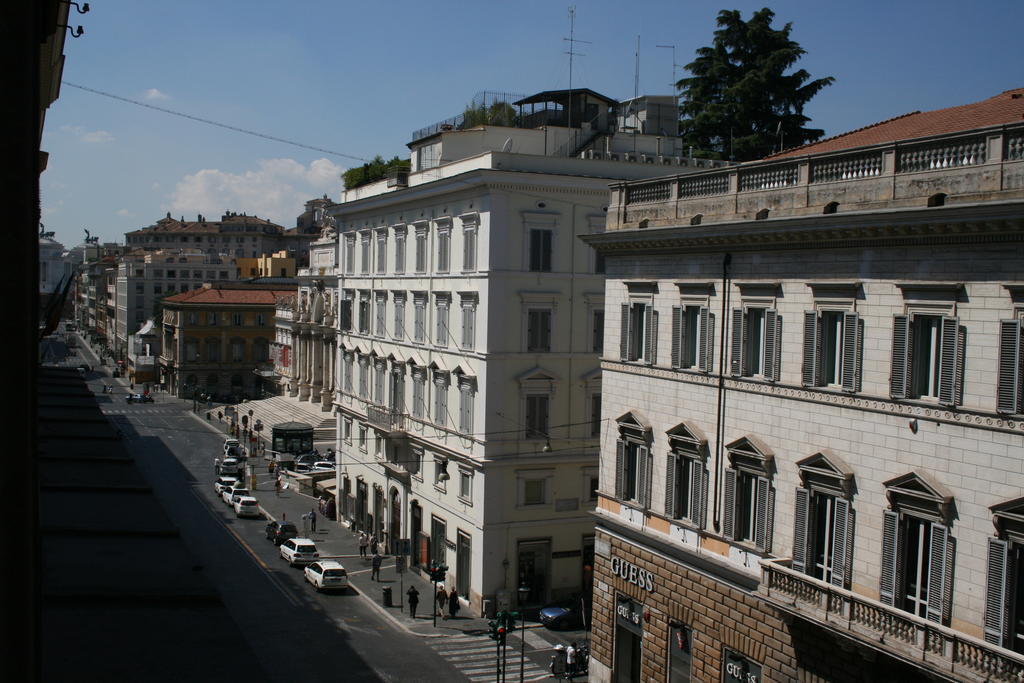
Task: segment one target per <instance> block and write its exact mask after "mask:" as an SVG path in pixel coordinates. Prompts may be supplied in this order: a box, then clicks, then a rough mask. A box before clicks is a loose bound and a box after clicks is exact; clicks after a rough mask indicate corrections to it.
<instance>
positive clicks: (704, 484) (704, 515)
mask: <svg viewBox="0 0 1024 683" xmlns="http://www.w3.org/2000/svg"><path fill="white" fill-rule="evenodd" d="M697 469H698V471H699V472H700V479H701V485H700V520H694V521H695V522H697V525H698V526H699V527H700V528H701V529H703V528H705V527H707V525H708V486H709V484H710V481H708V480H709V479H710V476H711V475H710V474H709V473H708V471H707V470H706V469H704V465H703V464H701V463H699V462H698V465H697Z"/></svg>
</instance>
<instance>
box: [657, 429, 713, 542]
mask: <svg viewBox="0 0 1024 683" xmlns="http://www.w3.org/2000/svg"><path fill="white" fill-rule="evenodd" d="M666 436H667V437H668V443H669V452H668V455H667V456H666V458H665V515H666V516H667V517H669V518H670V519H681V520H684V521H686V522H689V523H690V524H691V525H693V526H696V527H698V528H703V527H704V524H705V522H706V518H707V513H706V509H707V496H708V472H707V469H706V467H705V464H706V462H707V448H708V440H707V437H706V436H705V435H704V432H703V431H702V430H701V429H700V428H699V427H698V426H697V425H696V424H694V423H692V422H689V421H684V422H681V423H679V424H678V425H676V426H675V427H673V428H672V429H670V430H669V431H668V432H667V433H666Z"/></svg>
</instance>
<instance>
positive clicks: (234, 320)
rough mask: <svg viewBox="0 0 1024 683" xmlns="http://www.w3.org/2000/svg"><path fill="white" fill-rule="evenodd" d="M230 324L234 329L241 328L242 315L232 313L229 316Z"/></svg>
mask: <svg viewBox="0 0 1024 683" xmlns="http://www.w3.org/2000/svg"><path fill="white" fill-rule="evenodd" d="M231 324H232V325H234V326H235V327H241V326H242V314H241V313H232V314H231Z"/></svg>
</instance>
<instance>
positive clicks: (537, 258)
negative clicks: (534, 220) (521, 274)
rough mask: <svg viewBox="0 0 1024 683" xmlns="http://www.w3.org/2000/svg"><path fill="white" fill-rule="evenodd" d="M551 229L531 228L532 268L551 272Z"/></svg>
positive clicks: (535, 270)
mask: <svg viewBox="0 0 1024 683" xmlns="http://www.w3.org/2000/svg"><path fill="white" fill-rule="evenodd" d="M551 235H552V231H551V230H542V229H538V228H532V229H531V230H530V270H531V271H532V272H541V273H549V272H551Z"/></svg>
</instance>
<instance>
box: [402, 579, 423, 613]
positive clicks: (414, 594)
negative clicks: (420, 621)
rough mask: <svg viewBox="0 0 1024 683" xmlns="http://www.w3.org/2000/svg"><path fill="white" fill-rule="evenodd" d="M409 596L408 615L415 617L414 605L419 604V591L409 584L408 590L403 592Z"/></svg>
mask: <svg viewBox="0 0 1024 683" xmlns="http://www.w3.org/2000/svg"><path fill="white" fill-rule="evenodd" d="M405 594H406V595H408V596H409V598H408V602H409V615H410V616H411V617H412V618H413V619H415V618H416V606H417V605H419V604H420V592H419V591H418V590H416V586H409V590H407V591H406V592H405Z"/></svg>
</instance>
